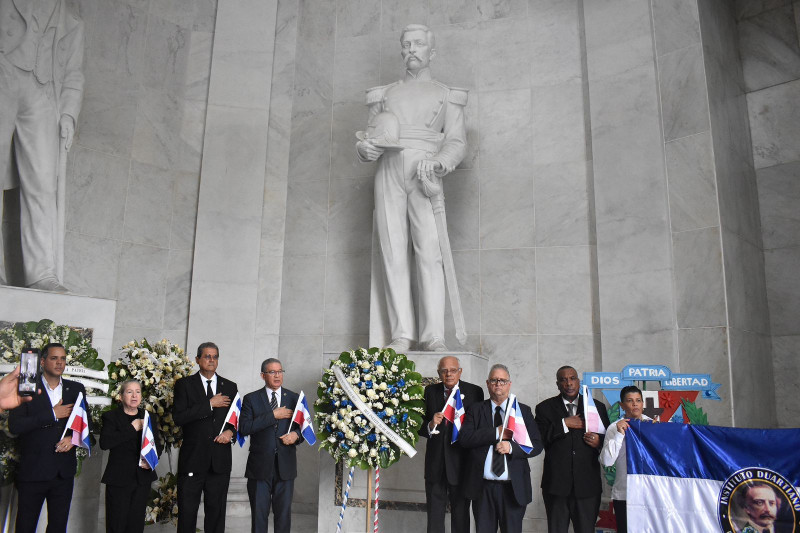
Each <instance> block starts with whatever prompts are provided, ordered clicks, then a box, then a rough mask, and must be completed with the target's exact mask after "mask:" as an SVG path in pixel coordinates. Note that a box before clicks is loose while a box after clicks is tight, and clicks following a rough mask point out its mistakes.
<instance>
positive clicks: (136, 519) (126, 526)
mask: <svg viewBox="0 0 800 533" xmlns="http://www.w3.org/2000/svg"><path fill="white" fill-rule="evenodd" d="M148 496H150V485H128V486H126V487H125V486H123V487H115V486H112V485H106V533H142V532H143V531H144V512H145V509H146V508H147V498H148Z"/></svg>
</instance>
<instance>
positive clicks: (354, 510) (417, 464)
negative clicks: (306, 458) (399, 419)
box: [317, 352, 489, 533]
mask: <svg viewBox="0 0 800 533" xmlns="http://www.w3.org/2000/svg"><path fill="white" fill-rule="evenodd" d="M447 355H452V356H455V357H458V359H459V361H460V362H461V368H462V369H463V370H462V374H461V378H462V379H463V380H464V381H468V382H470V383H475V384H477V385H479V386H483V383H484V381H485V380H486V375H487V374H488V370H489V361H488V358H487V357H486V356H484V355H480V354H476V353H472V352H407V353H406V356H408V358H409V359H411V360H412V361H414V363H415V364H416V367H417V372H419V373H420V374H422V379H423V384H424V385H429V384H431V383H435V382H437V381H438V380H439V378H438V376H437V375H436V366H437V364H438V363H439V359H441V358H442V357H444V356H447ZM338 356H339V353H325V357H324V361H325V363H326V364H327V362H328V361H330V360H332V359H335V358H337V357H338ZM426 444H427V439H424V438H421V439H419V441H418V442H417V447H416V449H417V454H416V455H415V456H414V457H413V458H409V457H406V456H403V457H402V458H401V459H400V460H399V461H398V462H397V463H395V464H393V465H392V466H391V467H389V468H387V469H385V470H381V494H380V503H379V506H378V507H379V520H380V530H381V531H382V532H384V533H402V532H405V531H425V528H426V523H427V516H426V514H425V446H426ZM347 473H348V469H347V468H344V467H343V466H341V465H337V464H335V463H334V462H333V459H332V458H331V456H330V455H329V454H328V453H322V454H321V455H320V466H319V514H318V518H317V520H318V525H317V530H318V531H332V530H333V528H335V527H336V521H337V520H338V518H339V510H340V509H341V505H342V500H341V497H342V495H343V494H344V486H345V484H346V483H347ZM366 499H367V473H366V472H364V471H362V470H358V469H356V471H355V475H354V476H353V484H352V486H351V488H350V497H349V499H348V500H347V510H346V511H345V519H344V526H343V528H342V529H343V531H348V532H356V531H365V530H368V531H372V517H370V522H369V527H368V528H367V527H365V526H366V516H365V513H366ZM446 522H448V523H449V519H447V520H446Z"/></svg>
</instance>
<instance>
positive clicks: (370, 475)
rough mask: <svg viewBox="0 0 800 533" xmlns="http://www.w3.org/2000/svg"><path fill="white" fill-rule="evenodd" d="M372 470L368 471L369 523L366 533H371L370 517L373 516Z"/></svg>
mask: <svg viewBox="0 0 800 533" xmlns="http://www.w3.org/2000/svg"><path fill="white" fill-rule="evenodd" d="M371 511H372V469H371V468H370V469H369V470H367V522H366V529H365V531H369V523H370V515H372V512H371Z"/></svg>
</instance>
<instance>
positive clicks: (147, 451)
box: [140, 409, 158, 470]
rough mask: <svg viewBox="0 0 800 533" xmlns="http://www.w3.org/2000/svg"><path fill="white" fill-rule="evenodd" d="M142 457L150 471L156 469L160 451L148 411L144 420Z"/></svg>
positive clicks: (145, 412)
mask: <svg viewBox="0 0 800 533" xmlns="http://www.w3.org/2000/svg"><path fill="white" fill-rule="evenodd" d="M140 455H141V458H142V459H144V460H145V462H146V463H147V464H148V466H149V467H150V470H155V469H156V465H157V464H158V450H156V438H155V436H154V435H153V422H152V420H151V419H150V413H149V412H148V411H147V409H145V411H144V420H143V422H142V451H141V452H140Z"/></svg>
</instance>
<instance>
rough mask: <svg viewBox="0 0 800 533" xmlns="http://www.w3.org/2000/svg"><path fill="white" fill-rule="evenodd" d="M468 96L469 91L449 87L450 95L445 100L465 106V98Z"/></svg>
mask: <svg viewBox="0 0 800 533" xmlns="http://www.w3.org/2000/svg"><path fill="white" fill-rule="evenodd" d="M468 96H469V89H462V88H461V87H450V94H449V95H448V97H447V99H448V100H449V101H450V102H451V103H454V104H456V105H460V106H465V105H467V97H468Z"/></svg>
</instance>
